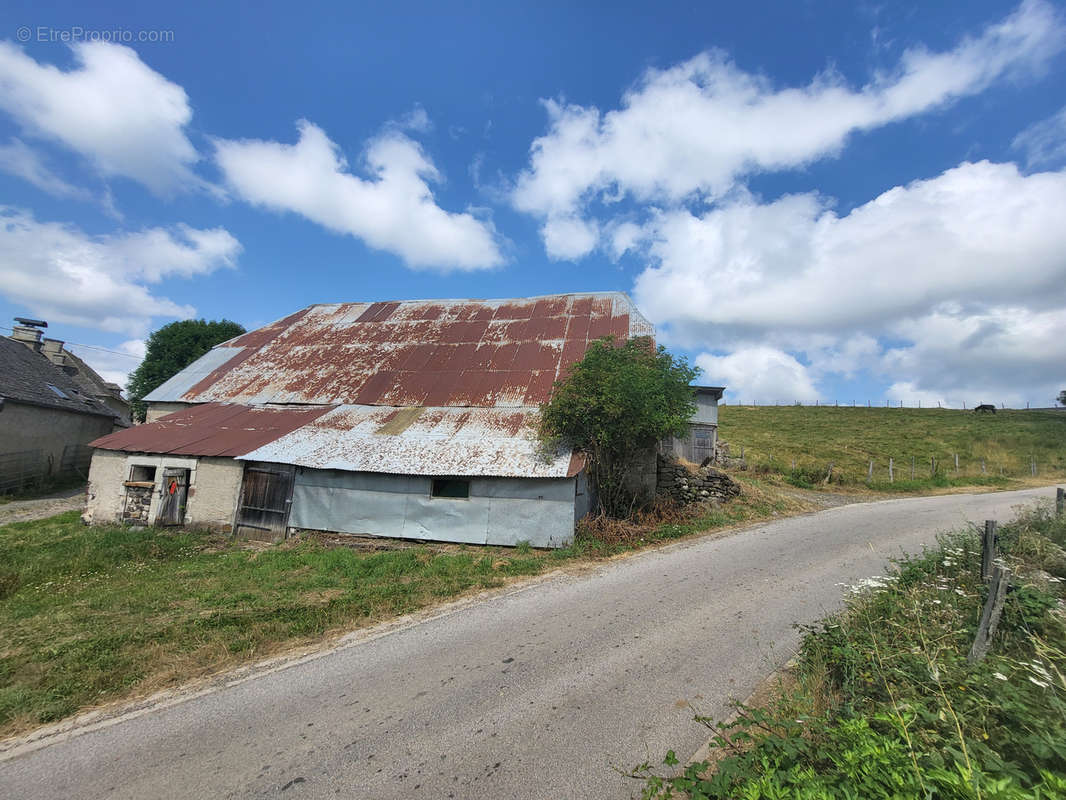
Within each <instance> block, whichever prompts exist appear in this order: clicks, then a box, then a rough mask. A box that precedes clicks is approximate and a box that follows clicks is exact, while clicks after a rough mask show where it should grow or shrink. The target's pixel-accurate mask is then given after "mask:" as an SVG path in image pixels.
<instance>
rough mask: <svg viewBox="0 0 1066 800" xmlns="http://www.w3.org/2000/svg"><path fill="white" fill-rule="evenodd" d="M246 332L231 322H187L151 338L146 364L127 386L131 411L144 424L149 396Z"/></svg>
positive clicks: (142, 364)
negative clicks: (208, 354) (186, 369)
mask: <svg viewBox="0 0 1066 800" xmlns="http://www.w3.org/2000/svg"><path fill="white" fill-rule="evenodd" d="M244 332H245V331H244V328H243V327H242V326H240V325H238V324H237V323H236V322H231V321H230V320H228V319H223V320H212V321H210V322H208V321H207V320H204V319H186V320H182V321H181V322H171V323H170V324H169V325H164V326H163V327H162V328H160V329H159V330H157V331H155V332H154V333H152V335H151V336H149V337H148V348H147V352H146V353H145V356H144V361H142V362H141V363H140V366H138V367H137V369H135V370H134V371H133V372H132V373H130V379H129V381H128V382H127V383H126V392H127V393H128V395H129V398H130V411H131V413H132V414H133V418H134V419H135V420H137V421H138V422H143V421H144V415H145V411H146V410H147V407H146V406H145V404H144V402H143V398H144V396H145V395H146V394H148V393H149V392H151V391H152V390H153V389H155V388H157V387H158V386H161V385H162V384H163V383H164V382H166V381H167V380H169V379H170V378H172V377H173V376H174V375H177V374H178V373H179V372H181V371H182V370H183V369H185V368H186V367H187V366H189V364H191V363H192V362H194V361H195V360H196V359H198V358H199V357H200V356H202V355H203V354H204V353H206V352H207V351H208V350H210V349H211V348H212V347H214V346H215V345H216V344H221V343H222V342H224V341H226V340H227V339H232V338H233V337H234V336H240V335H241V334H242V333H244Z"/></svg>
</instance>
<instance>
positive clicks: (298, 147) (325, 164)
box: [215, 120, 504, 270]
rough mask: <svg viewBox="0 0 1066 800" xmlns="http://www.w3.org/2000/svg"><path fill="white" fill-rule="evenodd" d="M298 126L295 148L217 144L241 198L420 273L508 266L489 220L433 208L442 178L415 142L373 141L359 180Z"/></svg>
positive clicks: (322, 137) (399, 138) (306, 126)
mask: <svg viewBox="0 0 1066 800" xmlns="http://www.w3.org/2000/svg"><path fill="white" fill-rule="evenodd" d="M298 128H299V132H300V136H299V140H298V141H297V142H296V144H283V143H280V142H272V141H261V140H250V139H244V140H239V141H234V140H225V139H220V140H216V142H215V159H216V161H217V163H218V166H219V168H220V169H221V170H222V172H223V174H224V175H225V178H226V181H227V183H228V185H229V186H230V187H231V188H232V190H233V192H234V193H235V194H236V195H238V196H240V197H241V198H243V199H244V200H246V201H247V202H249V203H252V204H254V205H259V206H263V207H265V208H269V209H272V210H274V211H282V212H283V211H291V212H293V213H296V214H300V215H301V216H303V217H306V218H307V219H309V220H311V221H313V222H316V223H318V224H319V225H322V226H323V227H325V228H328V229H330V230H332V231H335V232H337V233H346V234H350V235H352V236H355V237H358V238H360V239H362V240H363V241H365V242H366V243H367V244H368V245H369V246H370V247H373V248H376V249H378V250H385V251H388V252H390V253H395V254H396V255H398V256H400V258H402V259H403V260H404V261H405V262H406V263H407V265H408V266H410V267H413V268H416V269H419V268H436V269H441V270H451V269H458V270H474V269H484V268H488V267H495V266H498V265H500V264H502V263H503V260H504V259H503V255H502V254H501V252H500V248H499V245H498V243H497V240H496V233H495V229H494V228H493V226H492V224H491V223H490V222H489V221H487V220H485V219H479V218H478V217H476V216H475V215H474V214H473V213H471V212H470V211H469V210H468V211H466V212H464V213H454V212H450V211H445V210H444V209H442V208H441V207H440V206H438V205H437V204H436V201H435V200H434V197H433V193H432V192H431V191H430V187H429V183H428V181H438V180H440V174H439V172H438V171H437V168H436V167H435V166H434V164H433V162H432V161H431V160H430V159H429V157H428V156H427V155H426V154H425V153H424V152H423V150H422V148H421V147H420V146H419V145H418V143H417V142H415V141H413V140H411V139H410V138H408V137H407V136H404V135H403V134H401V133H398V132H396V131H387V132H386V133H384V134H382V135H381V136H379V137H377V138H375V139H373V140H371V141H370V142H369V144H368V146H367V149H366V153H365V159H364V160H365V165H364V166H365V169H366V172H367V174H368V175H369V177H368V178H360V177H359V176H357V175H355V174H353V173H352V172H350V171H349V169H348V162H347V160H346V159H345V158H344V156H343V154H342V153H341V152H340V149H339V148H338V147H337V145H336V144H334V143H333V142H332V141H330V139H329V137H328V136H327V135H326V133H325V132H324V131H323V130H322V129H321V128H319V127H318V126H316V125H314V124H313V123H311V122H308V121H307V120H301V121H300V122H299V123H298Z"/></svg>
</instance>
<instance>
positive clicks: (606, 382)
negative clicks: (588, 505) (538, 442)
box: [539, 337, 699, 516]
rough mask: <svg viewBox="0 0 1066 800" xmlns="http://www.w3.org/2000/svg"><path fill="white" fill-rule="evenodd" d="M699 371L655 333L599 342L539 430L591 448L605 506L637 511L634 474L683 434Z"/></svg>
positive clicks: (545, 412)
mask: <svg viewBox="0 0 1066 800" xmlns="http://www.w3.org/2000/svg"><path fill="white" fill-rule="evenodd" d="M698 374H699V369H698V368H696V367H692V366H690V365H689V363H688V361H687V360H686V359H684V358H683V357H674V356H672V355H670V353H668V352H667V351H666V348H664V347H658V348H656V347H655V346H654V344H653V343H652V340H651V339H650V338H648V337H638V338H635V339H630V340H628V341H626V342H625V343H624V344H622V345H620V346H616V345H615V344H614V343H613V342H612V340H611V339H610V338H604V339H599V340H597V341H595V342H593V343H592V344H591V345H590V346H589V349H588V350H587V351H586V352H585V356H584V358H582V359H581V361H579V362H577V363H576V364H575V365H574V366H573V367H572V368H571V370H570V373H569V375H567V376H566V377H565V378H564V379H563V380H560V381H557V382H556V384H555V390H554V392H553V394H552V397H551V400H549V401H548V403H546V404H545V405H544V406H543V407H542V408H541V415H540V424H539V425H540V427H539V434H540V437H541V439H542V440H543V441H544V442H545V443H547V444H549V445H553V446H559V445H563V446H566V447H570V448H573V449H575V450H580V451H582V452H584V453H585V455H586V457H587V459H588V461H589V475H590V477H591V478H592V481H593V484H594V485H595V488H596V493H597V499H598V502H599V504H600V509H601V511H603V512H604V513H607V514H611V515H613V516H624V515H625V514H626V513H628V512H629V511H631V510H632V508H633V505H634V502H635V501H636V498H635V496H634V492H633V490H632V488H631V487H630V486H628V485H627V484H628V483H629V481H628V480H627V476H628V473H630V471H631V470H632V469H633V468H634V466H635V465H636V464H637V463H638V462H639V459H640V458H641V456H642V455H643V454H645V453H647V452H648V450H649V449H650V448H652V447H654V446H655V443H656V442H658V441H659V440H660V439H662V438H663V437H665V436H669V435H674V436H682V435H684V434H685V433H686V431H687V430H688V421H689V420H690V419H691V417H692V415H693V413H694V412H695V410H696V403H695V397H694V392H693V390H692V386H690V383H691V381H692V380H693V379H694V378H695V377H696V376H697V375H698Z"/></svg>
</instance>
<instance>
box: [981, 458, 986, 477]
mask: <svg viewBox="0 0 1066 800" xmlns="http://www.w3.org/2000/svg"><path fill="white" fill-rule="evenodd" d="M981 474H982V475H984V474H985V460H984V459H983V458H982V459H981Z"/></svg>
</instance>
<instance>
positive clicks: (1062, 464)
mask: <svg viewBox="0 0 1066 800" xmlns="http://www.w3.org/2000/svg"><path fill="white" fill-rule="evenodd" d="M845 450H846V448H845ZM720 462H721V463H723V464H725V465H727V466H734V467H740V468H741V469H746V470H749V469H750V470H752V471H753V472H763V473H765V472H775V473H782V474H785V475H791V476H792V477H794V478H796V479H798V480H800V481H802V482H804V483H812V484H813V483H823V484H829V483H849V484H861V483H866V484H893V483H898V482H902V481H923V482H924V481H929V480H933V481H937V480H947V481H950V480H952V479H967V480H973V479H975V478H978V479H995V478H1019V477H1033V478H1036V477H1041V476H1044V477H1047V476H1053V475H1054V476H1058V475H1063V474H1066V455H1064V454H1062V453H1042V454H1038V453H1031V454H1028V455H1018V454H1016V453H1007V452H1002V451H1000V452H989V453H986V454H980V453H972V452H971V453H957V452H948V453H932V454H931V453H929V452H928V451H926V452H924V453H922V454H920V455H919V454H916V453H909V454H908V453H905V452H901V453H899V454H897V455H894V456H887V455H878V456H876V457H872V458H871V457H870V456H868V455H863V454H859V453H846V452H845V453H840V454H839V456H838V457H836V458H833V457H824V456H823V457H815V456H812V455H810V454H807V453H801V454H792V453H789V452H788V451H787V450H786V451H778V452H767V451H764V450H753V449H752V448H748V447H746V446H744V445H742V444H730V445H726V447H725V448H724V449H723V451H720ZM978 482H980V481H978Z"/></svg>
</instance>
